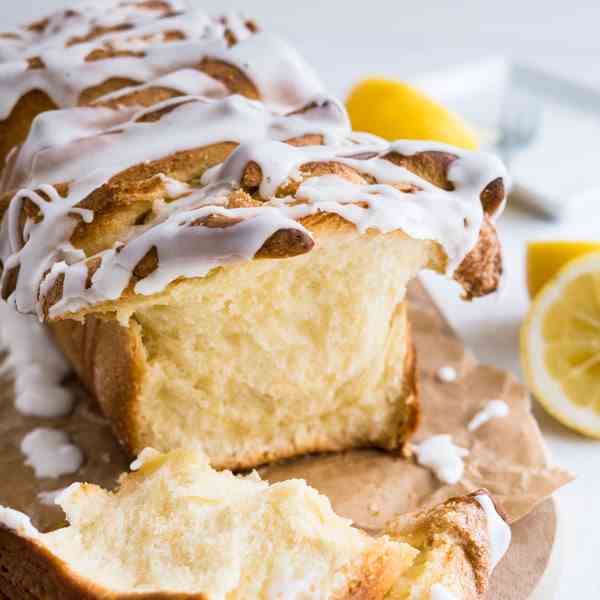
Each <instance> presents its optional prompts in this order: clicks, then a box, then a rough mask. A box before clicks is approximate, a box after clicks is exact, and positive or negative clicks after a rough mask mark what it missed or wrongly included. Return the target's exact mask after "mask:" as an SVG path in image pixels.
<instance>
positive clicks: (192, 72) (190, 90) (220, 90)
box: [98, 69, 227, 103]
mask: <svg viewBox="0 0 600 600" xmlns="http://www.w3.org/2000/svg"><path fill="white" fill-rule="evenodd" d="M158 87H163V88H168V89H171V90H177V91H178V92H181V93H182V94H183V95H185V96H194V95H196V96H203V97H205V98H224V97H225V96H227V88H226V87H225V86H224V85H223V84H222V83H220V82H219V81H217V80H216V79H213V78H212V77H209V76H208V75H206V74H205V73H203V72H202V71H198V70H196V69H179V70H178V71H173V73H168V74H167V75H163V76H162V77H159V78H157V79H154V80H152V81H149V82H148V83H144V84H142V85H135V86H128V87H125V88H122V89H120V90H117V91H116V92H112V93H111V94H106V95H105V96H102V97H101V98H99V99H98V103H105V102H108V101H110V100H117V99H119V98H123V97H124V96H127V95H128V94H131V93H132V92H141V91H143V90H147V89H152V88H158Z"/></svg>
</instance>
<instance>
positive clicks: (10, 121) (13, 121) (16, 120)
mask: <svg viewBox="0 0 600 600" xmlns="http://www.w3.org/2000/svg"><path fill="white" fill-rule="evenodd" d="M56 108H57V106H56V104H54V102H52V100H51V99H50V97H49V96H48V95H47V94H46V93H44V92H42V91H40V90H32V91H30V92H27V93H26V94H25V95H24V96H22V97H21V98H20V99H19V100H18V102H17V103H16V104H15V106H14V108H13V109H12V112H11V113H10V115H8V117H7V118H6V119H4V120H3V121H0V174H1V173H2V170H3V169H4V162H5V161H6V157H7V156H8V155H9V153H10V151H11V150H12V149H13V148H15V147H16V146H19V145H20V144H22V143H23V142H24V141H25V138H26V137H27V134H28V133H29V129H30V128H31V123H32V122H33V119H35V117H36V116H37V115H39V114H41V113H43V112H46V111H48V110H55V109H56ZM0 216H1V215H0Z"/></svg>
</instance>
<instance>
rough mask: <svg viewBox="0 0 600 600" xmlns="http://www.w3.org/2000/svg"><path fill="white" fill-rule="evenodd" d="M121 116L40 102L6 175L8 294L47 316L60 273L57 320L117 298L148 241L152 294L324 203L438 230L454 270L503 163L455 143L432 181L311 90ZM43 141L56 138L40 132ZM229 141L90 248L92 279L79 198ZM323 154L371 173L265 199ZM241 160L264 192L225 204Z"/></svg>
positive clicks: (378, 222) (357, 218) (169, 105)
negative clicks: (313, 140)
mask: <svg viewBox="0 0 600 600" xmlns="http://www.w3.org/2000/svg"><path fill="white" fill-rule="evenodd" d="M159 110H161V111H165V110H166V113H165V114H163V116H162V118H161V119H160V120H146V119H145V117H146V116H147V115H149V114H151V113H153V112H156V111H159ZM111 115H113V118H114V122H113V123H110V119H111ZM127 117H129V118H128V119H127V120H126V121H125V120H124V116H123V113H122V112H120V111H119V112H116V113H115V112H113V111H108V110H107V109H92V108H89V109H76V110H71V111H58V112H49V113H45V114H43V115H41V116H40V117H38V119H36V122H35V125H34V128H33V130H32V133H31V135H30V138H29V140H28V141H27V143H26V144H25V145H24V146H23V148H22V150H21V152H20V153H19V155H18V156H17V159H16V161H15V166H14V169H13V170H12V173H11V174H10V175H8V176H7V181H8V182H9V184H10V186H11V187H22V188H23V189H22V190H21V191H20V192H19V193H18V194H16V195H15V197H14V198H13V200H12V201H11V203H10V206H9V209H8V211H7V215H6V218H5V219H4V220H3V224H2V247H1V249H0V258H1V259H2V261H3V264H4V265H5V269H4V273H3V279H4V278H5V277H6V276H7V275H6V274H7V273H8V272H10V270H11V269H15V268H17V267H19V269H20V270H19V276H18V280H17V287H16V290H15V292H13V294H12V295H11V297H10V299H9V300H10V302H11V303H14V304H15V305H16V306H17V308H18V310H20V311H22V312H32V311H35V310H37V312H38V315H40V317H42V316H43V314H42V310H41V305H42V302H43V300H44V297H45V295H46V294H47V293H48V292H49V291H50V290H51V289H52V287H53V285H54V284H55V283H56V281H57V278H58V277H59V276H61V277H64V285H63V292H62V298H61V300H60V301H59V302H58V303H56V304H55V305H54V306H52V307H51V309H50V313H49V315H50V317H52V318H53V317H57V316H59V315H61V314H65V313H68V312H70V311H76V310H79V309H81V308H83V307H85V306H89V305H93V304H97V303H100V302H103V301H106V300H115V299H117V298H119V297H120V295H121V294H122V293H123V291H124V290H125V289H126V288H127V286H128V284H129V282H130V280H131V276H132V272H133V269H134V268H135V266H136V264H137V263H138V262H139V261H140V260H141V259H142V258H143V257H144V256H145V255H146V253H147V252H149V251H150V249H151V248H155V249H156V251H157V254H158V258H159V260H158V265H159V266H158V268H157V269H156V270H155V271H154V272H152V273H151V274H150V275H148V276H147V277H145V278H144V279H142V280H141V281H139V282H137V284H136V287H135V292H136V293H139V294H153V293H156V292H159V291H161V290H163V289H164V288H165V286H166V285H168V284H169V283H170V282H172V281H174V280H175V279H177V278H179V277H200V276H203V275H205V274H206V273H208V272H209V271H210V270H211V269H213V268H214V267H216V266H219V265H223V264H227V263H230V262H232V261H240V260H248V259H251V258H252V257H253V256H254V255H255V253H256V251H257V250H258V249H259V248H261V246H262V244H263V243H264V242H265V241H266V240H267V239H268V238H269V237H270V236H271V235H272V234H273V233H275V232H276V231H278V230H282V229H287V230H294V229H295V230H298V231H300V232H302V233H304V234H306V235H307V236H308V235H309V234H308V232H307V231H306V230H304V228H303V227H302V225H301V224H300V223H298V222H297V221H298V220H300V219H302V218H304V217H307V216H309V215H312V214H316V213H320V212H324V213H331V214H338V215H340V216H341V217H343V218H344V219H345V220H347V221H349V222H350V223H353V224H354V225H356V227H357V229H358V231H359V232H365V231H367V230H368V229H377V230H379V231H381V232H390V231H395V230H402V231H404V232H405V233H406V234H408V235H409V236H411V237H414V238H417V239H425V240H436V241H438V242H439V243H440V244H441V246H442V247H443V248H444V250H445V251H446V254H447V256H448V261H447V264H448V270H449V272H452V270H453V269H454V268H456V267H457V266H458V265H459V264H460V262H461V261H462V259H463V258H464V256H465V255H466V254H467V253H468V251H469V250H470V249H471V248H472V247H473V245H474V244H475V243H476V241H477V238H478V235H479V229H480V226H481V222H482V218H483V212H482V207H481V202H480V198H479V196H480V193H481V191H482V189H483V187H484V186H485V183H487V182H489V181H492V180H493V179H495V178H496V177H498V176H502V175H503V173H504V170H503V168H502V166H501V164H500V163H499V162H498V161H496V160H492V159H488V158H485V159H484V160H483V163H482V164H483V169H482V170H483V173H479V171H478V170H477V165H478V164H479V163H480V159H479V155H476V154H473V153H469V152H466V151H460V150H458V149H454V150H453V152H454V154H455V155H456V156H457V158H456V159H455V160H454V162H453V163H452V169H451V172H450V174H449V177H450V180H451V181H452V183H453V184H454V187H455V189H454V190H453V191H446V190H443V189H440V188H438V187H436V186H434V185H432V184H431V183H429V182H428V181H426V180H424V179H422V178H421V177H419V176H417V175H415V174H413V173H411V172H410V171H408V170H407V169H406V168H404V167H401V166H398V165H396V164H393V163H392V162H391V161H390V160H387V158H386V156H387V155H388V154H389V153H390V152H392V151H393V149H394V148H396V147H400V146H399V145H398V143H396V144H391V145H390V144H387V143H386V142H384V141H383V140H378V139H377V138H373V136H365V135H360V134H358V135H357V134H353V133H352V132H351V131H350V128H349V123H348V118H347V115H346V113H345V111H344V109H343V108H342V107H341V106H340V104H339V103H337V102H335V101H333V100H331V99H327V98H324V97H322V96H320V95H317V96H315V97H314V101H313V102H311V103H309V105H308V107H307V108H306V110H304V111H300V112H297V113H294V114H290V115H287V116H286V115H281V114H278V113H274V112H272V111H271V110H269V109H268V108H267V107H265V105H263V104H261V103H259V102H256V101H253V100H248V99H246V98H243V97H241V96H231V97H228V98H225V99H221V100H214V101H211V100H207V99H206V98H199V97H185V98H176V99H173V100H169V101H166V102H164V103H162V104H159V105H156V106H153V107H151V108H150V109H146V110H144V111H142V112H141V113H137V114H136V115H133V116H131V114H130V113H127ZM55 131H56V134H55V133H54V132H55ZM37 132H41V133H39V134H37ZM68 132H70V133H68ZM307 135H312V136H315V135H316V136H320V138H321V139H322V140H323V141H324V144H322V145H305V146H293V145H289V144H286V143H283V142H285V141H286V140H290V139H297V138H302V137H303V136H307ZM52 139H54V143H49V141H50V140H52ZM225 141H227V142H234V143H236V144H237V149H235V151H233V152H232V153H231V154H230V155H229V156H228V158H226V160H225V161H224V162H223V163H222V164H220V165H216V166H215V167H213V168H211V169H209V170H208V171H206V172H205V173H204V175H203V177H202V180H201V182H200V183H199V184H198V185H199V187H198V185H196V187H189V186H187V187H185V191H184V189H183V188H182V184H181V183H179V188H180V189H179V190H178V192H177V193H178V194H182V193H183V196H180V197H175V198H165V199H168V200H169V202H168V203H166V204H164V205H163V209H162V210H159V211H158V212H157V213H156V215H155V217H154V219H152V220H150V222H149V223H148V224H146V225H143V226H138V227H135V228H134V229H133V230H132V231H131V233H130V234H129V235H128V236H127V238H126V239H124V240H123V241H122V242H121V243H120V244H118V246H116V247H114V248H110V249H107V250H105V251H103V252H101V253H100V254H98V255H97V256H96V257H95V258H96V259H99V260H100V263H101V264H100V267H99V268H98V269H97V271H96V272H95V273H94V275H93V277H92V279H91V285H89V286H88V285H87V274H88V267H87V264H86V262H85V260H84V259H85V257H84V256H83V255H82V252H81V251H76V250H75V249H74V248H73V247H72V246H71V245H70V242H69V240H70V237H71V234H72V232H73V230H74V228H75V226H76V224H77V223H78V221H79V219H82V220H83V221H85V222H91V221H92V220H93V217H94V215H93V213H92V212H91V211H89V210H83V209H81V208H78V206H77V205H78V204H79V203H80V202H81V201H82V200H84V199H85V198H86V197H87V196H88V195H89V194H90V193H91V192H92V191H94V190H95V189H97V188H99V187H101V186H102V185H103V184H105V183H106V182H107V181H109V180H110V179H111V178H112V177H114V176H115V175H117V174H119V173H121V172H122V171H124V170H125V169H127V168H129V167H131V166H134V165H137V164H141V163H147V162H151V161H153V160H157V159H160V158H163V157H165V156H169V155H172V154H174V153H176V152H178V151H182V150H189V149H193V148H203V147H206V146H210V145H212V144H217V143H220V142H221V143H222V142H225ZM421 147H422V145H421V144H420V143H417V144H416V146H415V148H416V149H417V150H420V148H421ZM410 148H411V146H410V143H409V142H403V143H402V145H401V149H402V152H403V154H404V155H405V156H410V155H411V152H410V151H409V150H410ZM331 161H335V162H336V163H338V164H340V165H342V166H347V167H349V168H350V169H353V170H356V171H358V172H360V173H364V174H365V175H366V176H370V177H372V178H375V179H376V180H377V183H372V184H367V183H355V182H353V181H348V180H346V179H343V178H341V177H339V176H336V175H324V176H319V177H311V178H308V179H305V180H304V181H303V182H302V183H301V185H300V186H299V187H298V189H297V191H296V193H295V194H294V196H293V197H283V198H278V197H274V196H275V194H276V192H277V191H278V189H279V188H280V187H281V186H282V185H283V184H285V183H286V182H289V181H293V180H298V179H302V173H301V170H300V169H301V167H302V166H303V165H305V164H308V163H314V162H321V163H327V162H331ZM249 162H254V163H256V164H257V165H258V166H259V167H260V170H261V173H262V179H261V185H260V188H259V192H260V194H261V197H262V198H263V200H264V203H263V204H262V206H260V207H257V208H238V209H234V208H227V207H225V197H226V196H227V194H228V193H230V192H231V191H233V190H234V189H237V188H238V187H239V186H240V184H241V181H242V178H243V173H244V169H245V166H246V165H247V164H248V163H249ZM90 165H93V166H94V168H93V169H90ZM473 173H477V177H475V176H474V175H473ZM48 182H52V183H54V184H56V183H59V182H70V184H69V189H68V192H67V193H66V195H63V196H60V195H59V194H58V192H57V191H56V189H55V188H54V187H52V186H50V185H48ZM484 182H485V183H484ZM398 183H402V184H404V187H400V186H398ZM407 186H408V187H407ZM167 192H168V190H167ZM25 199H27V200H28V201H30V202H32V203H33V204H35V205H36V206H37V208H38V209H39V211H40V213H41V215H42V217H43V218H42V219H41V220H40V219H36V221H35V222H34V221H32V220H31V219H30V220H28V222H27V223H26V227H25V228H24V229H25V231H24V232H21V228H20V225H19V223H20V215H21V207H22V203H23V202H24V200H25ZM210 214H217V215H223V216H226V217H231V218H234V219H238V220H240V222H239V223H238V224H236V225H234V226H232V227H227V228H221V229H211V228H208V227H204V226H201V225H198V221H201V220H202V218H203V217H206V216H208V215H210ZM38 291H39V296H38Z"/></svg>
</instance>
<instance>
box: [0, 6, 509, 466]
mask: <svg viewBox="0 0 600 600" xmlns="http://www.w3.org/2000/svg"><path fill="white" fill-rule="evenodd" d="M143 4H147V3H143ZM150 4H151V5H152V6H154V4H155V3H150ZM159 4H160V5H161V6H162V4H163V3H159ZM126 5H127V6H130V5H129V4H128V3H126ZM132 6H136V5H135V3H133V5H132ZM132 10H134V9H132ZM139 10H141V9H140V8H139V7H138V8H135V10H134V12H136V11H139ZM136 14H137V12H136ZM180 17H181V18H183V16H182V15H178V16H177V18H178V19H179V18H180ZM165 20H168V19H163V21H165ZM121 33H122V32H121ZM223 35H224V37H225V38H228V36H227V35H225V33H223ZM261 36H263V37H261ZM99 39H103V38H102V37H100V38H99ZM265 39H268V37H264V34H261V33H255V34H253V35H252V36H250V37H249V38H247V39H246V40H244V41H240V42H239V43H237V44H236V45H234V46H232V47H231V48H229V47H226V48H225V50H223V53H222V54H220V55H219V56H221V59H220V60H221V62H219V68H221V69H225V72H220V74H218V73H216V72H211V76H212V75H214V77H215V78H216V79H217V80H218V81H220V82H221V83H223V82H226V83H227V82H229V83H228V84H227V85H228V86H229V87H227V89H224V91H223V94H225V96H224V97H210V95H194V96H189V95H185V96H181V95H175V96H174V97H170V96H168V97H165V96H163V95H160V94H159V95H158V96H157V95H156V90H157V89H158V88H160V85H159V86H155V85H154V84H153V83H152V82H150V85H148V84H144V85H141V86H139V87H137V88H135V87H133V88H132V87H129V88H127V89H126V90H124V91H122V92H119V93H117V94H116V95H115V94H113V95H111V96H109V97H108V98H104V99H100V100H98V102H96V103H95V105H94V106H93V107H87V108H72V109H65V110H58V111H50V112H44V113H42V114H39V115H38V116H37V118H36V119H35V121H34V124H33V127H32V129H31V132H30V134H29V136H28V139H27V141H26V142H25V143H24V144H22V146H21V147H20V149H18V150H17V151H15V152H13V154H12V156H11V160H10V161H9V164H8V165H7V168H6V169H5V173H4V181H3V195H2V197H1V198H0V217H2V228H1V230H0V260H1V263H0V267H1V268H2V274H1V278H0V283H1V292H2V297H3V298H4V299H5V300H7V301H8V302H9V303H10V304H11V305H12V306H14V307H15V309H16V310H18V311H21V312H35V313H37V314H38V316H39V318H40V319H42V320H44V321H46V322H47V323H49V324H50V326H51V328H52V330H53V332H54V334H55V337H56V340H57V341H58V343H59V345H60V346H61V347H62V348H63V350H64V352H65V353H66V355H67V356H68V357H69V359H70V360H71V362H72V364H73V366H74V368H75V370H76V371H77V373H78V374H79V376H80V377H81V379H82V380H83V381H84V382H85V383H86V385H87V387H88V388H89V389H90V391H91V392H92V393H93V394H94V395H95V396H96V398H97V399H98V402H99V403H100V406H101V408H102V410H103V412H104V414H105V415H106V416H107V417H108V418H109V419H110V421H111V423H112V425H113V427H114V429H115V432H116V433H117V436H118V437H119V439H120V440H121V442H122V443H123V444H124V446H125V447H126V448H127V449H128V450H129V451H130V452H131V453H132V454H136V453H138V452H140V451H141V450H142V449H143V448H144V447H146V446H152V447H155V448H157V449H159V450H161V451H167V450H170V449H173V448H177V447H180V446H193V445H198V446H200V447H201V448H202V449H203V450H204V451H205V452H206V453H207V454H208V456H209V458H210V460H211V464H212V465H213V466H215V467H216V468H232V469H245V468H251V467H253V466H256V465H259V464H261V463H264V462H267V461H271V460H275V459H280V458H285V457H292V456H296V455H299V454H301V453H305V452H316V451H331V450H342V449H347V448H353V447H360V446H378V447H381V448H385V449H389V450H393V449H397V448H400V447H401V446H402V444H403V443H404V442H405V441H406V440H407V439H408V437H409V436H410V434H411V432H412V431H413V430H414V428H415V426H416V423H417V420H418V414H419V410H418V393H417V385H416V377H415V356H414V351H413V349H412V345H411V340H410V329H409V327H408V324H407V317H406V306H405V303H404V296H405V290H406V285H407V283H408V282H409V280H410V279H411V278H412V277H414V276H415V275H416V274H417V273H418V272H419V271H420V270H421V269H423V268H431V269H434V270H436V271H439V272H444V273H447V274H449V275H452V276H453V277H454V278H455V279H456V280H458V281H459V282H460V283H461V285H462V286H463V288H464V290H465V296H466V297H468V298H471V297H474V296H480V295H484V294H487V293H490V292H492V291H494V290H495V289H496V287H497V285H498V280H499V277H500V274H501V271H502V264H501V254H500V247H499V244H498V240H497V237H496V233H495V229H494V225H493V221H494V219H495V217H496V216H497V215H498V214H499V212H500V210H501V208H502V206H503V203H504V198H505V189H504V187H505V186H504V179H505V172H504V169H503V167H502V165H501V164H500V163H499V161H497V160H496V159H495V158H493V157H491V156H488V155H485V154H478V153H471V152H466V151H463V150H459V149H457V148H452V147H448V146H444V145H440V144H432V143H423V142H407V141H400V142H394V143H389V142H386V141H384V140H382V139H379V138H376V137H373V136H369V135H366V134H360V133H355V132H352V131H351V129H350V127H349V122H348V118H347V115H346V112H345V110H344V108H343V107H342V106H341V104H340V103H339V102H337V101H336V100H335V99H333V98H331V97H328V96H327V95H324V93H323V88H322V86H321V84H320V83H319V82H318V81H317V80H316V78H315V77H314V75H312V72H311V71H310V70H309V69H308V67H306V66H305V65H304V63H303V62H302V60H301V59H299V58H298V57H297V55H296V54H295V53H293V51H291V50H287V49H286V50H285V51H283V50H282V51H281V52H262V51H261V52H257V47H256V44H257V43H258V42H259V41H260V40H265ZM96 41H97V40H96ZM176 43H182V42H170V44H176ZM261 43H262V42H261ZM277 43H278V44H280V45H281V44H283V42H281V43H280V42H277ZM170 44H167V45H170ZM281 47H282V48H287V46H285V45H283V46H281ZM161 52H165V53H167V54H168V50H167V48H166V46H165V45H164V44H163V45H162V46H161ZM146 58H147V57H146ZM225 59H226V60H227V61H229V62H226V60H225ZM115 60H116V59H115ZM140 60H144V57H140ZM111 64H112V63H111ZM205 66H206V63H205ZM231 82H238V83H240V82H241V83H244V86H245V87H244V86H241V83H240V86H241V87H244V90H245V92H244V90H242V89H241V87H240V86H238V85H237V84H234V83H231ZM246 84H248V85H246ZM238 88H239V89H238ZM248 90H250V91H248ZM230 92H241V93H242V94H243V93H245V94H246V95H241V94H240V93H234V94H231V95H229V94H230ZM156 100H160V102H158V104H153V103H154V102H155V101H156ZM259 100H260V101H259ZM139 105H142V106H143V107H144V108H140V107H139Z"/></svg>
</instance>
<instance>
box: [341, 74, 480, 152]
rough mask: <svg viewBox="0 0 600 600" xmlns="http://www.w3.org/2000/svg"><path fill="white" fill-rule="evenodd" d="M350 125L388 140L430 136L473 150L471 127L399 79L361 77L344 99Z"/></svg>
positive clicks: (475, 139)
mask: <svg viewBox="0 0 600 600" xmlns="http://www.w3.org/2000/svg"><path fill="white" fill-rule="evenodd" d="M346 105H347V108H348V114H349V115H350V121H351V122H352V128H353V129H354V130H355V131H366V132H367V133H372V134H374V135H378V136H380V137H382V138H385V139H387V140H400V139H404V140H433V141H436V142H443V143H446V144H450V145H452V146H458V147H460V148H466V149H468V150H475V149H477V148H478V146H479V141H478V139H477V136H476V135H475V133H474V132H473V131H472V130H471V128H470V127H469V126H468V125H467V124H466V123H465V122H464V121H463V120H462V119H461V118H460V117H459V116H457V115H455V114H453V113H452V112H450V111H449V110H448V109H446V108H445V107H443V106H442V105H441V104H439V103H437V102H435V101H434V100H433V99H431V98H430V97H429V96H426V95H425V94H423V93H422V92H420V91H418V90H417V89H415V88H413V87H412V86H410V85H408V84H406V83H403V82H401V81H393V80H389V79H383V78H371V79H365V80H364V81H361V82H360V83H359V84H358V85H357V86H356V87H355V88H354V89H353V90H352V91H351V92H350V95H349V96H348V100H347V102H346Z"/></svg>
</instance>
